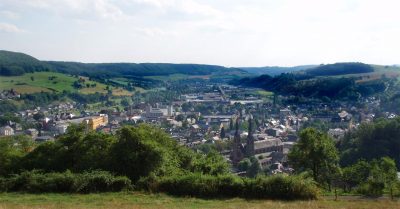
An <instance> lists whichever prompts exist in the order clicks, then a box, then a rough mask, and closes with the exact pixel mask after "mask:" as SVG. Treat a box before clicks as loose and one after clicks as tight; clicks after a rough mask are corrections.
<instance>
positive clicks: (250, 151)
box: [246, 115, 254, 157]
mask: <svg viewBox="0 0 400 209" xmlns="http://www.w3.org/2000/svg"><path fill="white" fill-rule="evenodd" d="M248 122H249V129H248V135H247V144H246V156H247V157H251V156H253V155H254V137H253V134H254V133H253V116H252V115H250V117H249V121H248Z"/></svg>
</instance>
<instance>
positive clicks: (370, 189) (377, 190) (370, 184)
mask: <svg viewBox="0 0 400 209" xmlns="http://www.w3.org/2000/svg"><path fill="white" fill-rule="evenodd" d="M384 188H385V183H384V182H383V181H379V180H375V179H368V180H367V181H366V182H365V183H363V184H361V185H360V186H359V187H358V189H357V192H358V193H360V194H362V195H364V196H368V197H380V196H382V195H383V189H384Z"/></svg>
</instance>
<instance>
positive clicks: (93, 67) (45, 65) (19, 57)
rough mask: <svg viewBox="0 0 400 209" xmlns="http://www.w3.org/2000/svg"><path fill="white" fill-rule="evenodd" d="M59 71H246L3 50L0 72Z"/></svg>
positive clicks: (92, 73)
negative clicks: (48, 57) (52, 58)
mask: <svg viewBox="0 0 400 209" xmlns="http://www.w3.org/2000/svg"><path fill="white" fill-rule="evenodd" d="M49 70H52V71H56V72H61V73H67V74H72V75H83V76H91V77H97V78H114V77H143V76H168V75H172V74H183V75H193V76H195V75H227V74H229V75H241V74H247V73H246V71H244V70H241V69H238V68H226V67H222V66H217V65H201V64H171V63H79V62H57V61H40V60H37V59H35V58H34V57H31V56H29V55H26V54H23V53H16V52H9V51H0V75H2V76H17V75H23V74H24V73H29V72H35V71H49Z"/></svg>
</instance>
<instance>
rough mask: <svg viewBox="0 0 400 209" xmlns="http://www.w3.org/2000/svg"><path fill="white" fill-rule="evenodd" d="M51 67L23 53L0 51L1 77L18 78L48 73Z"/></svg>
mask: <svg viewBox="0 0 400 209" xmlns="http://www.w3.org/2000/svg"><path fill="white" fill-rule="evenodd" d="M50 68H51V67H50V66H49V65H47V64H46V63H43V62H41V61H39V60H37V59H35V58H33V57H31V56H29V55H26V54H23V53H16V52H9V51H3V50H0V76H18V75H23V74H24V73H31V72H36V71H48V70H50Z"/></svg>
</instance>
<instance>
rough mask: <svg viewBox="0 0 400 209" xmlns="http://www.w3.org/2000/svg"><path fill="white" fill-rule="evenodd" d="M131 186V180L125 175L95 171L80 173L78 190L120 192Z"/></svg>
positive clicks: (82, 191) (84, 191)
mask: <svg viewBox="0 0 400 209" xmlns="http://www.w3.org/2000/svg"><path fill="white" fill-rule="evenodd" d="M130 188H131V180H129V178H127V177H125V176H117V177H115V176H113V175H111V174H110V173H109V172H106V171H93V172H87V173H83V174H81V175H79V178H78V180H77V189H76V191H77V192H80V193H93V192H118V191H123V190H128V189H130Z"/></svg>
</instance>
